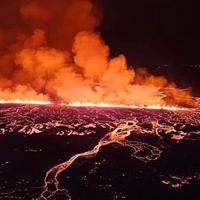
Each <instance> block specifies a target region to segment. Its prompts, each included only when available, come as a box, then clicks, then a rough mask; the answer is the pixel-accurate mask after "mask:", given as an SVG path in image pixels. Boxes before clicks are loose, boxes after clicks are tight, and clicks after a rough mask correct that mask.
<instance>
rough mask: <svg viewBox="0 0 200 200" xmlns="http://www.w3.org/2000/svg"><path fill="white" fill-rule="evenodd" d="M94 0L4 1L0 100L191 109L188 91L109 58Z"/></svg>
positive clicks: (122, 60)
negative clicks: (183, 105)
mask: <svg viewBox="0 0 200 200" xmlns="http://www.w3.org/2000/svg"><path fill="white" fill-rule="evenodd" d="M100 21H101V12H100V10H99V9H98V8H97V6H96V5H95V4H94V2H93V1H92V0H57V1H54V0H43V1H41V0H15V1H13V0H2V1H1V6H0V99H4V100H14V99H21V100H32V99H34V100H50V101H56V102H64V103H72V102H93V103H101V102H106V103H112V104H126V105H133V104H135V105H152V104H162V105H164V104H183V103H185V102H186V103H187V104H189V103H190V102H191V97H190V95H189V92H188V91H182V90H178V89H176V86H175V85H174V84H173V83H169V82H168V81H167V80H166V79H165V78H164V77H155V76H153V75H150V74H148V72H147V71H146V70H145V69H139V70H136V71H134V69H133V68H132V67H129V66H127V63H126V58H125V56H124V55H119V56H117V57H115V58H110V52H109V47H108V46H107V45H106V44H105V42H104V40H103V39H102V37H101V35H100V34H99V33H96V32H95V30H96V28H97V27H98V25H99V24H100Z"/></svg>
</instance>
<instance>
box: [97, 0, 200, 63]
mask: <svg viewBox="0 0 200 200" xmlns="http://www.w3.org/2000/svg"><path fill="white" fill-rule="evenodd" d="M101 2H102V7H103V10H104V18H103V22H102V25H101V27H100V31H101V32H102V34H103V37H104V39H105V40H106V42H107V43H108V44H109V45H110V46H111V51H112V53H113V54H114V55H115V54H118V53H125V55H126V56H127V58H128V62H129V64H135V65H144V66H152V65H160V64H185V63H187V64H200V56H199V55H200V39H199V38H200V28H199V26H200V7H199V6H198V4H197V3H196V4H195V3H194V2H193V1H176V0H137V1H136V0H101Z"/></svg>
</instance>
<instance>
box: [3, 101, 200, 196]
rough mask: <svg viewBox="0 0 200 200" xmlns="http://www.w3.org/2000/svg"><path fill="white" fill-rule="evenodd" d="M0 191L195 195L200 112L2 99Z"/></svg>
mask: <svg viewBox="0 0 200 200" xmlns="http://www.w3.org/2000/svg"><path fill="white" fill-rule="evenodd" d="M0 152H1V153H0V156H1V159H0V199H3V200H11V199H25V200H26V199H27V200H32V199H38V200H66V199H75V200H76V199H80V200H82V199H83V200H88V199H92V200H96V199H100V200H104V199H105V200H107V199H108V200H109V199H113V200H115V199H119V200H121V199H136V200H137V199H154V200H155V199H162V200H163V199H189V198H191V199H196V195H198V194H199V188H200V159H199V152H200V112H199V111H194V110H174V111H173V110H165V109H161V110H159V109H145V108H140V109H139V108H138V109H137V108H113V107H112V108H111V107H110V108H103V107H101V108H98V107H78V106H65V105H28V104H24V105H23V104H1V105H0Z"/></svg>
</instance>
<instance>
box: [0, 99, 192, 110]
mask: <svg viewBox="0 0 200 200" xmlns="http://www.w3.org/2000/svg"><path fill="white" fill-rule="evenodd" d="M0 104H28V105H61V106H69V107H100V108H107V107H108V108H135V109H155V110H160V109H163V110H174V111H176V110H188V111H189V110H190V111H195V110H196V109H193V108H184V107H177V106H162V105H148V106H137V105H124V104H110V103H91V102H85V103H81V102H74V103H59V104H57V103H54V102H51V101H40V100H20V99H16V100H0Z"/></svg>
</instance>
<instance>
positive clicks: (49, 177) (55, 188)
mask: <svg viewBox="0 0 200 200" xmlns="http://www.w3.org/2000/svg"><path fill="white" fill-rule="evenodd" d="M137 123H138V121H126V122H124V123H122V124H120V125H119V126H118V127H117V128H116V129H115V130H114V131H112V132H109V133H108V134H106V135H105V136H104V137H103V138H102V139H100V141H99V142H98V144H97V145H96V146H95V147H94V148H93V149H91V150H89V151H85V152H83V153H78V154H75V155H74V156H72V157H71V158H70V159H69V160H67V161H65V162H63V163H60V164H58V165H56V166H54V167H52V168H51V169H50V170H49V171H48V172H47V173H46V176H45V179H44V190H43V192H42V194H41V195H40V197H39V198H38V199H39V200H47V199H51V198H55V197H56V195H61V194H62V195H65V196H66V198H67V199H71V196H70V195H69V194H68V191H67V190H66V189H62V188H60V186H59V181H58V176H59V175H60V174H61V173H62V172H63V171H64V170H67V169H68V168H69V167H70V166H71V165H72V164H73V163H74V162H75V161H76V160H77V159H78V158H90V157H93V156H95V155H96V154H97V153H98V152H99V150H100V148H101V147H103V146H106V145H109V144H113V143H117V144H119V145H121V146H124V147H129V148H131V149H132V151H133V153H132V155H131V156H133V157H135V158H137V159H139V160H141V161H143V162H148V161H151V160H157V159H158V158H159V157H160V154H161V152H162V151H161V150H159V149H158V148H156V147H154V146H151V145H149V144H145V143H142V142H131V141H128V140H126V137H128V136H130V135H131V132H132V131H136V132H137V131H139V130H140V127H139V126H138V125H137ZM143 150H146V151H148V152H150V155H148V156H146V157H142V156H141V157H140V156H138V155H137V153H138V152H141V151H143Z"/></svg>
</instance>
